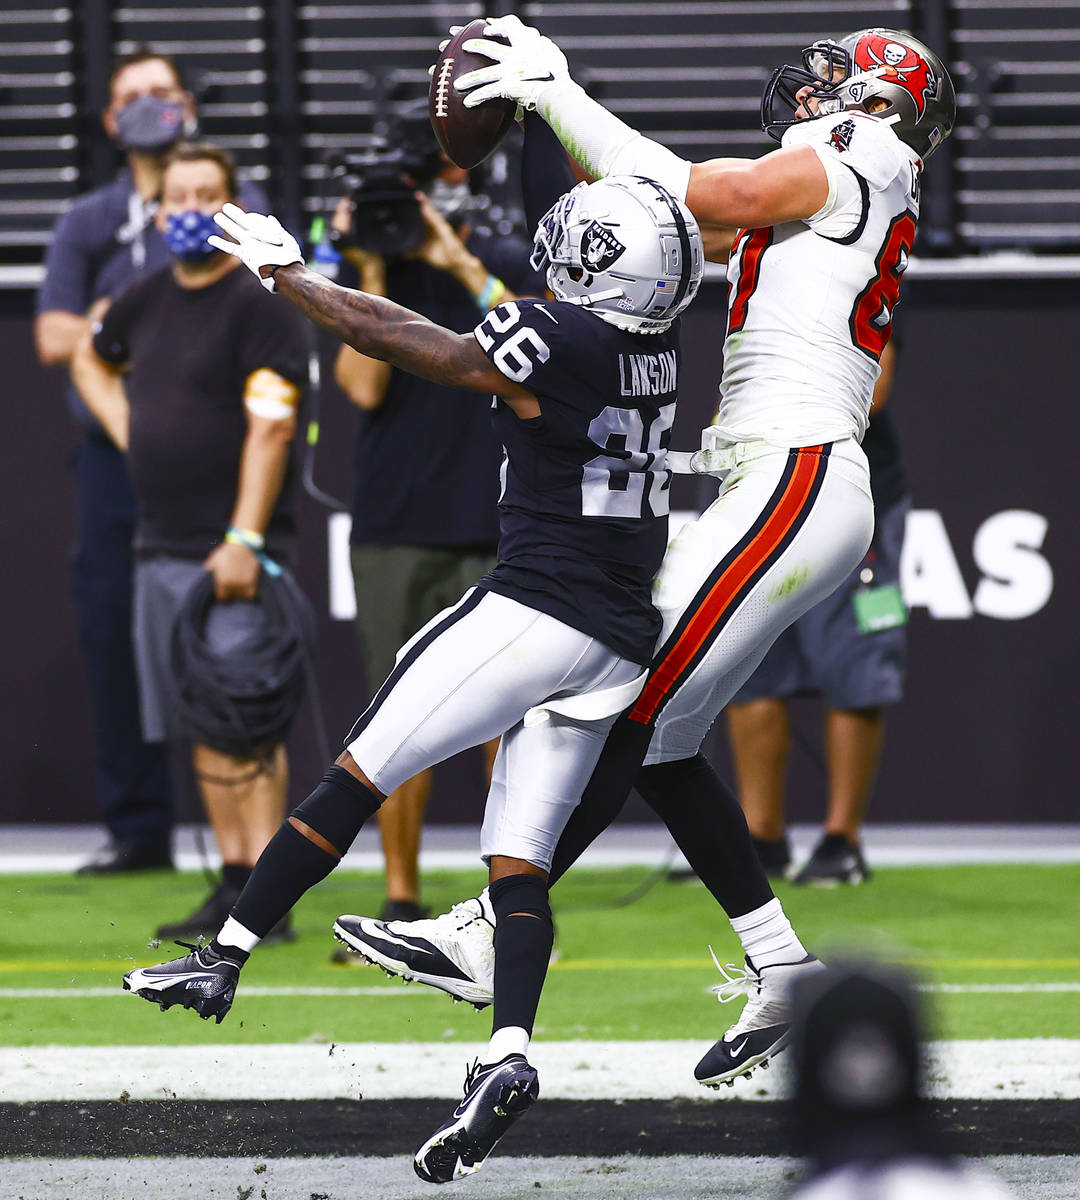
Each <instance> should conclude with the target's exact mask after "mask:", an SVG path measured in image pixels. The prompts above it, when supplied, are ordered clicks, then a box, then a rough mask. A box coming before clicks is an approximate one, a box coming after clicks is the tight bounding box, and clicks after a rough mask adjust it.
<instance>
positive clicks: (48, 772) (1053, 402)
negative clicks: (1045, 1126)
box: [0, 280, 1080, 822]
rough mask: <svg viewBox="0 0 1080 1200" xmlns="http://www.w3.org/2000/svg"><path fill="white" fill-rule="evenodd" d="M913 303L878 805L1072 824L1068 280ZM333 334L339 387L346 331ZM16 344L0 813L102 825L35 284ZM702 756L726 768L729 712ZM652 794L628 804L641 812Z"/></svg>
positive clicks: (695, 493)
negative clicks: (897, 646) (899, 594)
mask: <svg viewBox="0 0 1080 1200" xmlns="http://www.w3.org/2000/svg"><path fill="white" fill-rule="evenodd" d="M723 304H724V295H723V289H722V287H719V286H715V285H708V286H706V288H705V289H703V293H702V297H701V299H700V300H699V301H698V302H697V303H696V305H695V307H694V308H693V309H692V310H691V312H690V313H689V314H688V316H687V317H686V319H685V332H684V352H685V368H684V380H683V387H682V395H683V399H682V404H681V413H680V417H679V420H678V422H677V423H676V426H675V438H674V445H675V446H677V447H678V448H680V449H683V448H687V447H689V446H690V445H692V444H694V443H695V442H696V437H697V429H698V427H699V426H700V425H701V424H703V423H705V422H706V421H707V420H708V419H709V416H710V411H711V405H712V404H713V401H714V399H715V390H716V383H717V380H718V379H719V363H718V361H717V346H718V344H719V341H720V336H721V334H720V331H721V329H722V321H723V317H722V308H723ZM907 306H908V309H909V319H908V324H907V330H906V340H905V347H904V351H903V354H902V357H901V359H900V361H899V365H898V370H897V381H896V386H895V390H894V393H893V402H892V407H893V413H894V416H895V419H896V422H897V425H898V427H899V430H900V433H901V435H902V437H903V442H904V450H905V461H906V466H907V470H908V474H909V477H910V480H911V484H912V491H913V495H914V510H915V511H914V513H913V516H912V518H911V524H909V528H908V541H907V547H906V550H905V569H904V586H905V593H906V595H907V598H908V601H909V605H910V606H911V609H912V615H911V638H910V643H911V662H910V674H909V684H908V695H907V698H906V699H905V701H904V702H903V703H902V704H901V705H900V706H899V707H898V708H897V709H896V710H895V711H894V713H893V714H892V716H891V719H890V726H889V731H888V736H887V746H886V751H885V757H884V762H883V765H882V771H881V778H880V781H879V784H878V788H877V793H876V797H875V801H874V805H873V810H872V814H871V815H872V818H875V819H878V820H882V821H921V822H926V821H1010V822H1016V821H1066V820H1075V819H1076V807H1075V802H1074V799H1073V797H1074V795H1075V780H1076V778H1077V776H1078V773H1080V754H1078V751H1077V744H1078V739H1077V738H1076V736H1075V734H1074V731H1073V729H1072V727H1071V718H1070V714H1075V712H1076V711H1077V707H1078V706H1077V700H1076V694H1075V685H1074V680H1075V679H1076V677H1077V674H1078V668H1080V662H1078V659H1080V638H1078V636H1077V632H1076V625H1075V621H1074V611H1075V603H1074V597H1075V596H1076V595H1077V588H1078V584H1080V579H1078V575H1080V565H1078V564H1080V556H1078V554H1077V549H1076V542H1077V505H1076V501H1075V494H1074V491H1073V485H1074V483H1075V481H1076V464H1075V463H1074V461H1073V455H1074V453H1075V447H1076V446H1077V445H1078V444H1080V413H1078V408H1077V404H1076V399H1075V391H1076V384H1075V347H1074V344H1073V338H1074V337H1075V331H1076V329H1077V328H1078V320H1077V318H1078V316H1080V313H1078V308H1077V305H1076V294H1075V281H1062V282H1060V283H1056V284H1055V283H1052V282H1045V283H1041V284H1037V283H1035V282H1018V281H1016V280H994V281H985V282H981V283H978V284H975V285H972V284H971V283H967V284H962V285H961V284H949V283H940V282H939V283H936V284H930V283H927V284H923V285H921V286H916V287H913V288H912V291H911V294H910V295H909V297H908V302H907ZM322 349H323V354H322V358H323V365H324V370H323V379H324V380H329V379H330V377H331V376H330V371H329V369H328V368H329V363H330V359H331V358H332V352H333V347H331V346H328V345H327V346H323V347H322ZM0 355H2V361H3V362H4V364H5V376H6V380H7V385H6V389H5V391H6V395H7V411H8V414H9V417H8V419H9V432H8V435H7V437H6V438H5V439H4V442H3V446H2V448H0V524H2V527H3V530H4V534H3V546H4V551H5V554H4V563H5V567H6V572H5V580H4V586H3V589H2V591H0V629H2V630H3V634H2V644H3V646H4V651H3V666H4V669H3V682H4V687H3V689H2V700H0V704H2V706H3V707H2V719H0V767H2V768H3V780H4V786H3V788H2V789H0V822H17V821H29V820H43V821H61V822H63V821H93V820H94V819H95V817H96V813H95V807H94V800H93V795H92V791H91V784H90V779H91V774H90V766H91V754H92V749H91V745H92V743H91V730H90V727H89V705H88V701H87V698H86V683H85V679H84V675H83V671H82V664H81V662H80V659H79V654H78V648H77V645H76V639H75V630H74V622H73V617H72V611H71V606H70V603H69V598H68V597H69V566H68V556H69V547H70V544H71V540H72V527H73V522H72V507H71V485H70V479H69V473H70V459H71V454H72V450H73V447H74V444H75V435H74V432H73V430H72V428H71V425H70V422H69V421H68V418H67V414H66V411H65V406H64V399H63V380H62V377H61V375H60V373H59V372H55V371H45V370H44V369H42V368H41V367H40V366H38V364H37V362H36V359H35V356H34V352H33V346H32V339H31V329H30V318H29V315H28V302H27V298H26V297H23V299H22V300H19V299H18V298H16V297H14V296H11V295H10V294H9V295H8V296H7V297H5V302H4V305H3V309H2V311H0ZM331 389H332V385H329V386H328V388H327V392H326V394H325V395H324V396H323V399H322V406H321V413H320V414H319V415H320V425H321V429H322V438H321V441H320V445H319V450H318V453H317V456H316V462H315V477H316V480H317V482H318V484H319V485H320V487H322V488H323V489H324V490H325V491H327V492H329V493H331V494H333V495H337V496H340V497H343V498H345V497H348V495H349V474H350V460H351V441H352V424H353V418H352V415H351V413H350V412H349V411H348V408H347V405H346V404H345V402H344V401H343V400H342V399H341V398H340V396H338V395H335V394H333V392H332V390H331ZM702 487H703V485H702V484H701V482H700V481H695V480H689V481H679V482H678V484H677V487H676V490H675V493H674V505H675V507H676V508H681V509H692V508H695V507H700V506H702V505H703V504H705V503H707V502H708V496H707V495H706V494H705V493H704V492H703V491H702V490H701V489H702ZM333 526H334V521H333V520H332V518H331V514H330V512H329V511H328V510H327V509H326V508H324V507H323V506H321V505H320V504H317V503H316V502H315V501H314V500H312V499H310V498H309V497H305V498H304V502H303V504H302V509H301V555H302V557H301V562H300V577H301V581H302V582H303V584H304V586H305V588H306V589H307V591H308V593H309V595H310V596H311V597H312V600H313V601H314V602H315V603H316V605H317V607H318V610H319V612H320V615H321V620H322V626H323V628H322V639H321V645H320V653H319V657H318V661H317V664H316V670H317V675H318V678H319V680H320V684H321V692H320V694H321V699H322V709H323V712H324V714H325V725H326V727H327V729H328V733H329V740H330V745H331V746H336V744H337V740H338V738H339V736H340V735H342V734H343V733H344V732H345V731H346V730H347V729H348V727H349V725H350V724H351V721H352V719H353V717H354V715H355V713H356V712H357V711H358V709H359V708H360V707H361V706H362V704H363V701H364V698H365V696H366V687H365V684H364V681H363V680H362V679H361V678H360V677H359V674H358V666H357V656H356V653H355V646H354V641H353V633H352V628H351V625H350V623H349V622H348V621H347V620H342V619H334V618H333V617H332V616H331V589H330V578H329V576H330V555H329V549H328V546H329V541H328V539H329V538H330V533H329V531H330V529H331V528H332V527H333ZM796 720H797V727H798V730H799V734H800V737H799V744H800V747H801V748H800V749H799V750H798V751H797V752H796V755H795V762H794V764H793V767H794V775H793V779H792V788H791V818H792V819H793V820H796V821H798V820H814V819H818V818H819V817H820V813H821V811H822V803H823V801H822V792H823V779H822V773H821V769H820V766H819V765H818V760H817V749H816V748H817V747H818V746H819V745H820V736H819V719H818V710H817V708H816V707H815V706H814V705H813V704H811V703H810V702H806V703H800V705H798V706H797V713H796ZM316 730H317V726H316V723H315V721H314V719H313V713H312V709H311V706H310V704H309V705H307V706H306V707H305V711H304V713H302V714H301V717H300V718H299V720H298V722H297V726H296V731H295V733H294V736H293V739H292V746H291V749H292V753H293V759H294V771H293V777H294V780H295V783H294V790H295V792H296V795H297V798H299V797H300V796H302V795H303V794H304V792H305V791H306V785H307V784H308V783H309V782H310V781H311V780H312V779H314V778H316V777H317V772H320V771H321V770H322V767H323V761H322V759H323V755H322V752H321V750H320V748H319V738H318V736H317V733H316ZM708 749H709V752H710V754H711V755H712V756H713V757H714V759H715V760H716V761H717V762H718V764H719V765H721V767H722V768H723V769H724V770H725V771H727V770H728V769H729V764H728V761H727V751H726V745H725V739H724V736H723V732H722V730H721V729H720V728H719V726H718V727H717V728H716V729H714V731H713V733H712V734H711V735H710V739H709V746H708ZM334 752H336V750H335V751H334ZM480 787H481V779H480V766H479V762H478V760H477V757H476V756H475V755H465V756H462V758H461V759H460V760H459V761H457V762H455V763H453V764H449V765H448V766H447V767H445V768H442V769H441V770H440V772H439V773H438V776H437V786H436V793H435V796H434V798H433V802H432V809H431V819H432V820H433V821H440V822H456V821H475V820H477V819H478V816H479V812H480V805H481V791H480ZM188 804H189V805H190V804H191V801H190V798H189V800H188ZM189 811H192V812H193V811H194V810H193V809H189ZM646 811H647V810H645V809H644V806H641V805H639V804H638V802H636V801H635V802H633V803H632V804H631V805H630V806H629V807H628V809H627V813H626V815H627V817H628V818H632V819H642V818H644V817H645V815H646Z"/></svg>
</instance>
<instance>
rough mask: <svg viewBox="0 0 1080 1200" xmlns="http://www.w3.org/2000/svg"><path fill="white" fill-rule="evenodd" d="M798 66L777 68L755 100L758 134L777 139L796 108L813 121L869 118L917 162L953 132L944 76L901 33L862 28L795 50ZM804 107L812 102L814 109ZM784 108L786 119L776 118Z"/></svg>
mask: <svg viewBox="0 0 1080 1200" xmlns="http://www.w3.org/2000/svg"><path fill="white" fill-rule="evenodd" d="M875 43H876V46H875ZM879 50H880V53H879ZM857 59H858V61H856V60H857ZM802 64H803V65H802V66H801V67H796V66H792V65H790V64H787V65H784V66H781V67H777V69H776V70H775V71H774V72H773V74H772V76H771V77H770V79H769V82H768V83H767V84H766V87H765V91H764V93H763V95H762V98H761V124H762V128H763V129H764V130H765V132H766V133H767V134H768V135H769V136H770V137H772V138H775V139H776V140H777V141H779V140H780V139H781V138H782V137H783V135H784V133H785V131H786V130H787V129H789V128H790V127H791V126H792V125H795V124H797V123H798V122H799V121H800V119H805V118H800V117H799V116H798V115H797V113H798V110H799V108H800V106H801V107H802V109H803V111H804V112H807V113H810V114H811V115H813V112H814V110H816V114H817V115H820V116H825V115H830V114H833V113H839V112H848V111H853V110H854V111H860V112H865V113H868V114H869V115H870V116H872V117H874V118H875V119H876V120H879V121H883V122H884V123H885V124H887V125H891V126H892V127H893V130H894V132H895V133H896V135H897V137H898V138H899V139H900V140H901V141H902V142H904V143H906V144H907V145H908V146H910V147H911V148H912V149H913V150H915V152H916V153H917V154H919V155H920V156H921V157H922V158H924V159H925V158H928V157H929V156H930V155H931V154H932V153H933V151H934V150H935V149H937V147H938V146H939V145H940V144H941V142H942V141H944V140H945V138H947V137H948V136H949V134H950V133H951V132H952V127H953V123H954V121H955V112H956V103H955V98H954V95H953V86H952V81H951V80H950V79H949V74H948V72H947V71H946V70H945V67H944V65H943V64H942V63H941V61H940V59H938V57H937V56H936V55H935V54H934V53H933V52H932V51H931V50H930V49H929V48H928V47H926V46H924V45H923V44H922V43H921V42H920V41H918V39H916V38H914V37H912V36H911V35H910V34H908V33H901V32H898V31H895V30H890V29H863V30H860V31H859V32H858V33H854V34H851V35H849V36H848V37H845V38H844V39H843V40H842V41H840V42H836V41H832V40H831V39H824V40H822V41H819V42H815V43H814V44H813V45H812V46H808V47H807V48H806V49H805V50H804V51H803V52H802ZM919 83H921V84H922V86H919ZM806 87H809V88H810V91H808V92H807V93H806V95H805V96H804V97H802V98H801V99H800V98H799V97H798V92H799V91H800V90H801V89H802V88H806ZM810 101H816V105H815V106H814V110H812V109H811V108H810V105H809V103H808V102H810ZM871 101H874V102H875V103H874V105H873V108H872V109H871V108H870V102H871ZM785 109H786V110H787V111H789V112H790V113H791V117H790V118H786V119H785V118H784V117H782V116H781V115H779V112H780V111H782V110H785Z"/></svg>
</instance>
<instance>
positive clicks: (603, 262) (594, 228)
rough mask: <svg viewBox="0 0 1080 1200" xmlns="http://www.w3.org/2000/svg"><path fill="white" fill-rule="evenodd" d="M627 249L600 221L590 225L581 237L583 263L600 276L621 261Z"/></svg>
mask: <svg viewBox="0 0 1080 1200" xmlns="http://www.w3.org/2000/svg"><path fill="white" fill-rule="evenodd" d="M625 250H626V247H625V246H624V245H623V244H622V242H620V241H619V239H618V238H617V237H616V236H615V235H614V234H613V233H612V232H611V230H610V229H605V228H604V226H603V225H601V224H600V222H599V221H593V222H592V223H591V224H589V225H588V226H587V227H586V229H585V231H584V232H583V233H582V235H581V261H582V264H583V265H584V266H585V267H587V268H588V269H589V270H590V271H592V272H594V273H596V274H599V273H600V272H601V271H606V270H607V269H608V267H610V266H611V265H612V263H615V262H617V261H618V260H619V258H620V257H621V256H622V254H623V252H624V251H625Z"/></svg>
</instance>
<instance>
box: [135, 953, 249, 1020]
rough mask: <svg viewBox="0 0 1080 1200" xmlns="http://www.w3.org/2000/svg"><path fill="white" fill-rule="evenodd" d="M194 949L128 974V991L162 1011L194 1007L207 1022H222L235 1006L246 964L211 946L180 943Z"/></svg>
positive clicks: (137, 968)
mask: <svg viewBox="0 0 1080 1200" xmlns="http://www.w3.org/2000/svg"><path fill="white" fill-rule="evenodd" d="M177 944H178V945H180V946H184V947H185V948H186V949H188V950H190V951H191V953H190V954H185V955H184V957H183V958H174V959H173V960H172V961H171V962H167V963H161V964H160V965H159V966H156V967H136V968H135V969H134V970H133V971H128V972H127V974H126V975H125V976H124V991H125V992H134V993H135V995H136V996H141V997H142V998H143V999H144V1000H149V1001H150V1002H151V1003H152V1004H157V1005H158V1006H159V1007H160V1008H161V1009H162V1010H164V1009H166V1008H172V1006H173V1005H174V1004H179V1005H180V1006H181V1007H182V1008H193V1009H194V1010H195V1011H196V1012H197V1013H198V1014H199V1016H200V1017H202V1019H203V1020H204V1021H208V1020H209V1019H210V1018H211V1017H215V1018H217V1023H218V1024H219V1025H220V1024H221V1022H222V1021H223V1020H224V1018H225V1015H226V1013H228V1011H229V1009H230V1008H232V1002H233V997H234V996H235V995H236V984H237V981H238V980H239V978H240V968H241V966H242V965H243V964H242V963H240V962H237V961H236V960H234V959H231V958H227V957H225V956H224V955H218V954H215V953H214V951H213V950H211V949H210V947H209V946H193V945H191V943H190V942H178V943H177Z"/></svg>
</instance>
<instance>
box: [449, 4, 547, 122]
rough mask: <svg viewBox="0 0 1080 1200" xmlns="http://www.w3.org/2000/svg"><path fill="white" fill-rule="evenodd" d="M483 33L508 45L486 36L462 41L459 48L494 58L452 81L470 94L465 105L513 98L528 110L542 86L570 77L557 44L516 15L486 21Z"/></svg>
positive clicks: (534, 106) (541, 90) (459, 89)
mask: <svg viewBox="0 0 1080 1200" xmlns="http://www.w3.org/2000/svg"><path fill="white" fill-rule="evenodd" d="M484 33H485V34H492V35H494V34H498V35H499V36H501V37H504V38H505V39H506V40H507V42H509V43H510V44H509V45H505V44H504V43H503V42H496V41H492V40H490V39H489V38H487V37H483V38H470V39H469V40H468V41H467V42H465V43H464V44H463V46H462V49H464V50H468V51H469V52H470V53H472V54H483V55H484V56H485V57H486V58H490V59H493V60H494V61H493V62H492V64H491V66H489V67H479V68H478V69H477V70H475V71H469V72H468V74H466V75H462V76H461V78H460V79H456V80H455V81H454V88H455V89H456V90H457V91H459V92H468V93H469V94H468V96H466V97H465V102H464V103H465V107H466V108H475V107H476V106H477V105H478V104H483V103H484V101H485V100H516V101H517V103H518V104H519V105H521V107H522V108H524V109H526V110H528V111H529V112H531V111H532V110H533V109H534V108H536V105H537V102H538V100H539V98H540V94H541V93H542V92H543V91H544V89H545V88H549V87H551V86H552V85H553V84H558V83H562V82H564V81H565V80H568V79H569V78H570V68H569V67H568V66H567V65H566V56H565V55H564V54H563V52H562V51H561V50H560V49H559V47H558V46H556V45H555V43H554V42H553V41H552V40H551V39H550V38H546V37H544V36H543V35H542V34H541V33H540V31H539V30H538V29H534V28H533V27H532V26H531V25H523V24H522V23H521V21H519V20H518V18H517V17H495V18H494V19H493V20H491V21H488V23H487V25H486V26H485V27H484Z"/></svg>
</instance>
